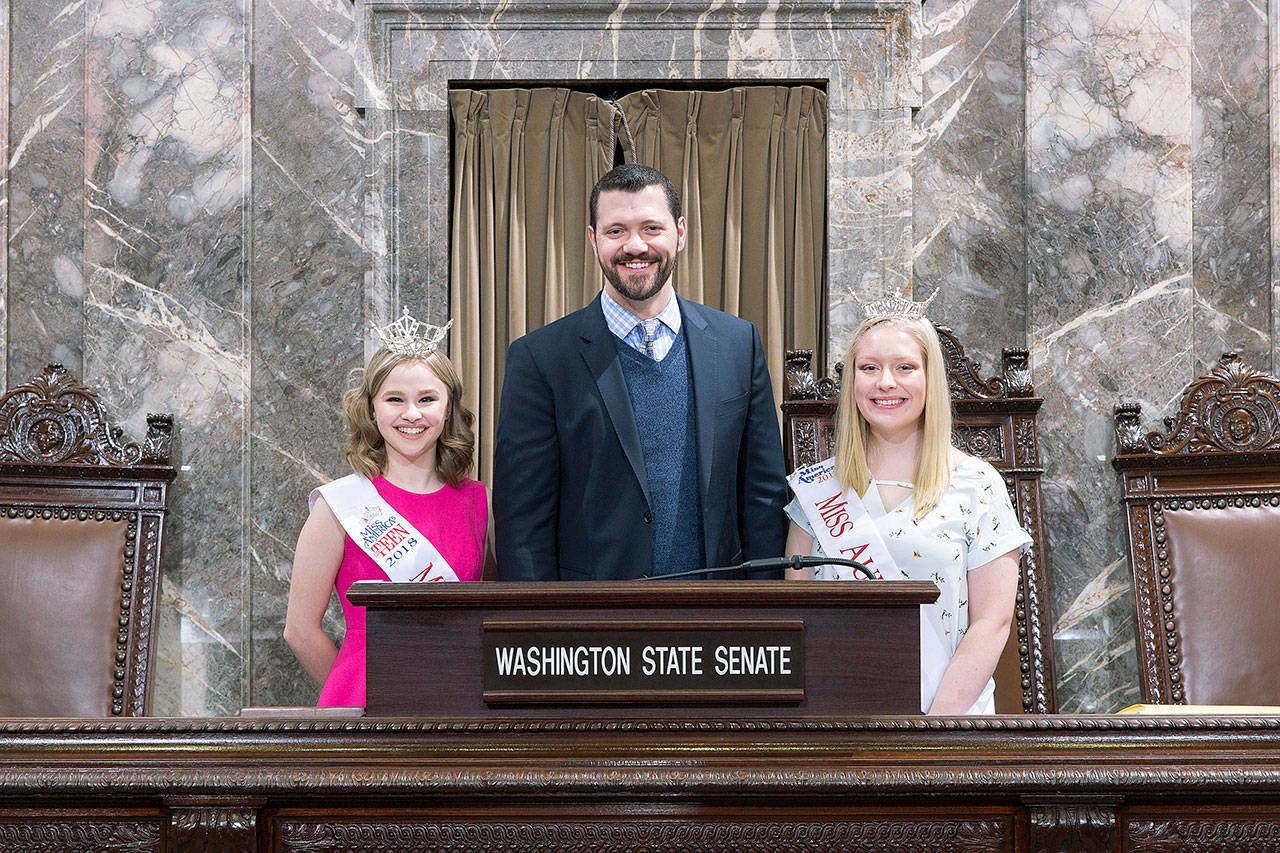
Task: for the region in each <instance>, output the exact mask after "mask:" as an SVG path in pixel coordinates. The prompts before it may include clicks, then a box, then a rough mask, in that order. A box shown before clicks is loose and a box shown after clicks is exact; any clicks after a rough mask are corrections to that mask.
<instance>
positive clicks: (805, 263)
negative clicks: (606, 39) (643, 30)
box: [449, 86, 827, 481]
mask: <svg viewBox="0 0 1280 853" xmlns="http://www.w3.org/2000/svg"><path fill="white" fill-rule="evenodd" d="M449 100H450V110H451V112H452V115H453V126H454V130H453V211H452V233H451V240H452V243H451V245H452V255H451V261H450V284H451V289H450V315H451V316H452V317H453V320H454V326H453V334H452V338H451V343H452V348H451V350H450V354H451V355H452V357H453V360H454V363H455V364H457V366H458V368H459V371H460V372H461V375H462V379H463V383H464V385H465V388H466V397H467V402H468V405H470V406H471V408H472V409H473V410H474V411H476V412H477V414H478V421H477V430H476V431H477V438H478V440H479V472H478V473H479V476H480V478H481V479H482V480H486V481H487V480H488V478H489V473H490V471H491V470H492V461H491V455H492V447H493V435H494V427H495V424H496V418H497V402H498V398H499V394H500V391H501V382H502V372H503V368H504V366H505V359H506V351H507V346H508V345H509V344H510V343H511V342H512V341H513V340H515V339H516V338H518V337H520V336H521V335H523V334H524V333H525V332H528V331H530V330H532V329H535V328H538V327H539V326H542V325H545V324H546V323H549V322H551V321H552V320H555V319H557V318H559V317H562V316H563V315H565V314H567V313H569V312H570V311H575V310H577V309H578V308H581V307H582V306H584V305H586V304H587V303H588V302H589V301H590V300H591V299H592V298H594V297H595V295H596V293H598V292H599V290H600V286H601V282H602V277H601V275H600V271H599V267H598V266H597V264H596V261H595V257H594V256H593V255H592V253H591V248H590V245H589V244H588V242H587V237H586V228H587V225H588V222H587V199H588V196H589V194H590V192H591V187H592V186H593V185H594V184H595V182H596V181H597V180H598V179H599V178H600V176H601V175H603V174H604V173H605V172H606V171H608V169H609V168H610V167H611V166H612V164H613V156H612V146H611V142H612V141H613V139H614V138H615V136H614V134H615V133H616V138H617V139H618V141H619V142H620V143H621V144H622V145H623V148H624V151H625V155H626V159H627V160H628V161H631V160H632V159H635V160H637V161H638V162H641V163H645V164H647V165H650V166H653V167H654V168H656V169H658V170H659V171H661V172H663V173H664V174H666V175H667V176H668V177H669V178H670V179H671V180H672V182H673V183H675V185H676V187H677V188H678V189H679V190H680V194H681V199H682V201H683V206H684V215H685V218H686V220H687V221H688V226H689V241H688V245H687V247H686V249H685V251H684V252H683V253H682V254H681V256H680V259H679V261H678V262H677V265H676V273H675V285H676V290H677V292H679V293H680V294H681V295H682V296H685V297H687V298H689V299H693V300H694V301H697V302H701V303H703V304H706V305H710V306H712V307H714V308H719V309H720V310H722V311H727V312H729V313H731V314H736V315H737V316H739V317H742V318H744V319H747V320H750V321H751V322H753V323H755V324H756V326H757V327H758V328H759V329H760V335H761V339H762V341H763V342H764V348H765V352H766V355H767V358H768V364H769V371H770V373H771V375H772V377H773V385H774V395H775V397H776V398H777V399H778V400H781V387H782V380H783V369H784V367H783V355H784V352H785V350H787V349H791V348H796V347H805V348H811V349H816V350H820V349H821V348H822V344H823V330H824V328H825V323H824V315H825V313H826V309H825V305H824V303H823V296H824V291H825V284H826V282H825V268H826V259H825V252H826V162H827V155H826V96H825V94H824V93H823V92H821V91H819V90H817V89H815V88H812V87H809V86H751V87H739V88H733V89H728V90H723V91H717V92H697V91H672V90H658V89H654V90H646V91H642V92H634V93H631V94H628V95H625V96H623V97H622V98H620V99H619V100H618V102H617V105H618V109H619V110H620V111H621V113H622V114H623V115H625V116H626V128H629V130H630V133H631V137H632V138H634V145H635V150H634V152H632V151H631V150H628V149H629V145H628V139H627V134H626V132H625V129H624V126H623V123H622V121H621V120H620V118H616V117H615V110H614V107H613V106H612V105H611V104H610V103H608V102H606V101H604V100H602V99H600V98H598V97H596V96H595V95H592V94H589V93H586V92H575V91H571V90H568V89H560V88H545V89H488V90H455V91H453V92H451V93H450V99H449ZM611 130H612V131H613V132H611ZM817 356H818V358H817V359H816V360H815V363H817V364H823V363H825V359H824V358H823V353H821V352H818V353H817Z"/></svg>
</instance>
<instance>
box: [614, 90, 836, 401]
mask: <svg viewBox="0 0 1280 853" xmlns="http://www.w3.org/2000/svg"><path fill="white" fill-rule="evenodd" d="M619 105H620V106H621V107H622V109H623V110H624V111H625V112H626V115H627V121H628V123H629V124H630V125H631V130H632V133H633V134H634V136H635V138H636V149H637V152H638V156H639V158H640V160H641V162H644V163H645V164H647V165H650V166H653V167H654V168H656V169H658V170H659V171H661V172H663V173H664V174H666V175H667V176H668V177H669V178H671V180H672V181H673V182H674V183H675V184H676V186H677V188H678V189H679V190H680V196H681V199H682V201H683V203H684V208H685V219H686V221H687V222H688V225H689V246H688V248H686V249H685V252H684V253H683V255H682V256H681V259H680V261H679V262H678V263H677V265H676V290H677V291H678V292H679V293H681V294H682V295H684V296H687V297H689V298H690V299H694V300H696V301H698V302H702V303H704V304H707V305H710V306H712V307H713V308H719V309H720V310H722V311H726V312H728V313H730V314H735V315H737V316H739V317H742V318H743V319H746V320H750V321H751V322H753V323H755V324H756V327H757V328H759V329H760V337H761V340H762V341H763V342H764V347H765V352H766V355H767V358H768V363H769V372H770V375H771V376H772V378H773V390H774V396H775V398H776V399H777V400H779V401H780V400H781V399H782V382H783V379H784V376H785V374H784V369H785V366H784V357H785V352H786V350H788V349H794V348H808V349H813V350H815V355H816V357H817V358H816V360H815V363H817V364H824V363H825V353H823V352H821V350H822V349H823V345H824V340H825V334H824V329H825V322H824V320H825V314H826V308H825V305H824V304H823V298H824V294H825V290H826V248H827V247H826V171H827V169H826V165H827V144H826V137H827V131H826V115H827V107H826V94H825V93H823V92H822V91H821V90H819V89H816V88H814V87H811V86H743V87H737V88H732V89H727V90H724V91H718V92H698V91H683V90H681V91H675V90H665V89H652V90H646V91H643V92H634V93H631V94H628V95H626V96H624V97H623V98H621V99H620V100H619ZM779 415H781V413H779Z"/></svg>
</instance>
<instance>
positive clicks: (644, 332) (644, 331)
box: [640, 317, 660, 361]
mask: <svg viewBox="0 0 1280 853" xmlns="http://www.w3.org/2000/svg"><path fill="white" fill-rule="evenodd" d="M659 322H660V321H659V320H658V318H657V317H651V318H649V319H648V320H641V321H640V335H641V337H642V338H643V339H644V340H643V344H644V354H645V355H647V356H649V358H652V359H654V360H655V361H656V360H657V359H656V357H655V356H654V354H653V343H654V340H655V339H656V338H657V337H658V323H659Z"/></svg>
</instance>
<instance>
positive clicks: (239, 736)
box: [0, 716, 1280, 853]
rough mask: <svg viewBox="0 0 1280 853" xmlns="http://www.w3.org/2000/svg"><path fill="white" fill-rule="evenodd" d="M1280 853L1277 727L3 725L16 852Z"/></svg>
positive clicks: (7, 833)
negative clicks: (692, 852) (728, 852)
mask: <svg viewBox="0 0 1280 853" xmlns="http://www.w3.org/2000/svg"><path fill="white" fill-rule="evenodd" d="M440 848H449V849H471V848H475V849H488V850H517V849H518V850H528V849H542V850H633V849H650V850H735V851H750V850H759V851H764V850H769V851H773V850H780V849H786V850H823V851H829V850H867V851H870V850H907V849H909V850H918V851H948V853H955V852H956V851H1015V850H1041V851H1054V853H1063V851H1076V850H1088V851H1094V850H1097V851H1104V850H1105V851H1111V850H1125V851H1174V850H1178V851H1184V850H1190V851H1194V850H1215V851H1226V850H1240V851H1245V850H1247V851H1250V853H1256V851H1265V850H1280V718H1276V717H1247V716H1241V717H1220V718H1189V717H1188V718H1178V717H1138V716H1135V717H1006V718H988V719H981V718H973V719H964V718H951V719H926V718H921V717H864V718H857V719H828V720H808V721H802V722H801V721H793V722H785V721H780V722H772V721H765V720H758V719H757V720H740V721H734V722H716V721H708V720H696V721H679V720H671V721H664V720H633V721H629V722H607V721H577V722H575V721H569V720H565V721H540V720H523V721H505V722H504V721H496V722H495V721H489V722H468V721H455V720H449V721H433V720H429V719H422V718H412V719H411V718H403V719H401V718H365V719H346V720H288V719H276V720H241V719H199V720H196V719H192V720H172V719H144V718H138V719H132V720H3V721H0V850H5V851H8V850H22V851H24V852H25V851H54V850H56V851H59V853H67V851H81V850H83V851H88V850H95V851H96V850H107V849H109V850H113V851H121V850H127V851H164V850H175V851H200V850H215V849H216V850H237V851H238V850H243V851H253V850H272V851H304V850H305V851H344V853H351V851H374V850H376V851H381V853H386V851H410V850H414V851H417V850H430V849H440Z"/></svg>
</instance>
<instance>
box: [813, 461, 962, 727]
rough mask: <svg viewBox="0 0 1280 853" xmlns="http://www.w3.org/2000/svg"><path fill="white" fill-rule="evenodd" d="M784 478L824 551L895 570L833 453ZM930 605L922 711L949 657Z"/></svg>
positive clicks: (845, 576)
mask: <svg viewBox="0 0 1280 853" xmlns="http://www.w3.org/2000/svg"><path fill="white" fill-rule="evenodd" d="M787 482H788V483H789V484H790V485H791V491H793V492H795V494H796V497H797V498H799V500H800V506H801V507H802V508H803V509H804V517H805V518H806V519H808V521H809V526H810V527H811V528H813V534H814V537H815V538H816V539H817V540H818V543H819V544H820V545H822V552H823V553H824V554H826V555H827V556H828V557H830V556H838V557H847V558H848V559H850V560H857V561H858V562H860V563H862V564H863V565H865V566H866V567H867V568H868V569H870V571H871V573H872V574H873V575H875V576H876V577H877V578H879V579H880V580H884V578H885V576H886V575H888V576H889V577H898V576H899V575H900V574H901V573H900V572H899V571H898V566H897V564H896V563H895V562H894V560H893V557H892V556H890V555H889V549H888V548H886V547H885V544H884V539H882V538H881V537H880V531H879V530H877V529H876V524H875V522H874V521H873V520H872V519H871V516H869V515H867V510H866V508H865V507H863V505H862V500H861V499H859V497H858V494H857V492H855V491H854V490H853V489H850V490H849V491H848V493H847V494H844V493H841V491H840V483H839V481H837V480H836V466H835V460H834V459H824V460H823V461H821V462H817V463H815V464H813V465H810V466H808V467H807V468H800V469H797V470H796V471H795V472H794V473H792V475H791V476H790V477H788V478H787ZM813 577H814V580H831V581H842V580H858V579H860V578H861V575H857V574H854V571H853V569H850V568H848V567H847V566H819V567H818V568H816V569H814V570H813ZM931 606H934V605H928V604H922V605H920V710H921V711H928V710H929V706H930V705H931V704H933V697H934V695H935V694H936V693H937V692H938V685H939V684H941V683H942V676H943V674H945V673H946V671H947V665H948V664H949V663H951V654H950V653H949V652H948V651H947V648H946V645H945V644H944V643H943V642H942V638H941V637H940V636H938V631H937V629H936V628H935V627H934V626H933V622H932V621H931V620H930V619H928V618H926V615H925V608H926V607H931Z"/></svg>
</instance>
